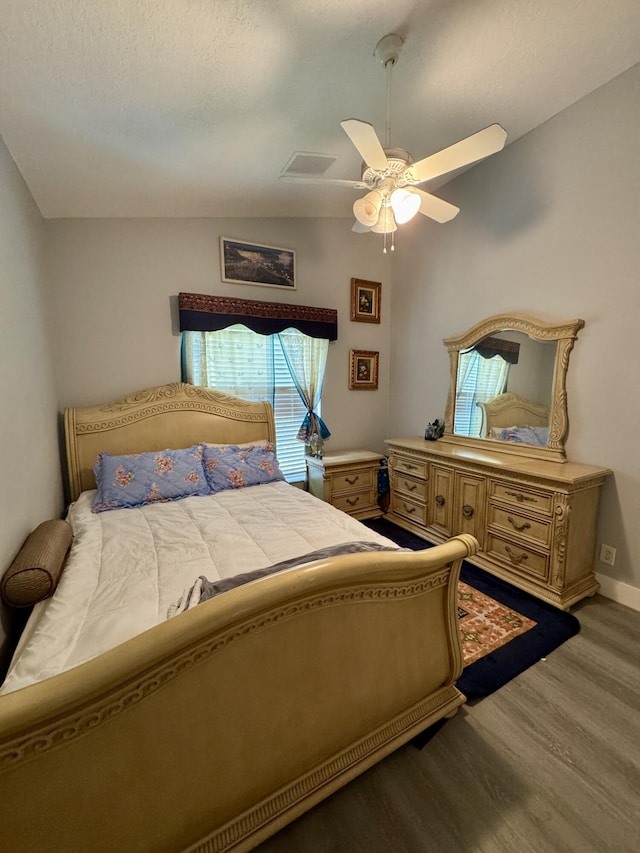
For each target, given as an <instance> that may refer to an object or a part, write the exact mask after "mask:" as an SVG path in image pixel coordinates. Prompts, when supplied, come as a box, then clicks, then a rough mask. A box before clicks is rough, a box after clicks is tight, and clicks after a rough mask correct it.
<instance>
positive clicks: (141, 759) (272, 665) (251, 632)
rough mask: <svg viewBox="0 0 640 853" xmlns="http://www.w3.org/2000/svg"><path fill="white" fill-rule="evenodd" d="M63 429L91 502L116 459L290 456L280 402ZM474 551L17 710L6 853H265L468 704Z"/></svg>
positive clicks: (291, 584)
mask: <svg viewBox="0 0 640 853" xmlns="http://www.w3.org/2000/svg"><path fill="white" fill-rule="evenodd" d="M65 423H66V431H67V459H68V469H69V483H70V490H71V496H72V497H73V498H75V497H77V495H78V494H79V492H80V491H81V490H82V489H87V488H93V487H94V481H93V474H92V471H91V469H92V465H93V462H94V459H95V455H96V453H97V452H98V451H99V450H107V451H109V452H111V453H123V452H141V451H145V450H147V451H148V450H161V449H164V448H166V447H184V446H189V445H190V444H192V443H195V442H198V441H203V440H205V441H215V442H223V443H224V442H232V441H233V442H242V441H252V440H257V439H259V438H268V439H271V440H273V439H274V424H273V417H272V412H271V409H270V407H269V405H268V404H263V403H260V404H257V403H255V404H254V403H247V402H244V401H240V400H236V399H235V398H232V397H229V396H227V395H222V394H218V393H215V392H212V391H209V390H205V389H202V388H196V387H193V386H188V385H184V384H172V385H167V386H161V387H159V388H152V389H148V390H146V391H143V392H140V393H138V394H134V395H132V396H129V397H126V398H124V399H121V400H118V401H115V402H112V403H110V404H107V405H104V406H97V407H92V408H84V409H69V410H68V411H67V412H66V418H65ZM476 547H477V542H476V540H475V539H474V538H473V537H471V536H468V535H463V536H458V537H455V538H454V539H451V540H450V541H448V542H446V543H445V544H443V545H439V546H436V547H433V548H430V549H427V550H425V551H419V552H377V553H376V552H373V553H367V554H351V555H346V556H342V557H336V558H333V559H331V560H324V561H320V562H317V563H313V564H310V565H308V566H305V567H303V568H300V569H294V570H291V571H288V572H285V573H283V574H275V575H271V576H269V577H267V578H264V579H262V580H260V581H256V582H254V583H252V584H247V585H246V586H244V587H241V588H238V589H234V590H231V591H229V592H227V593H225V594H224V595H221V596H218V597H217V598H214V599H212V600H210V601H207V602H205V603H204V604H202V605H200V606H199V607H196V608H194V609H193V610H190V611H188V612H187V613H185V614H183V615H182V616H180V617H178V618H176V619H171V620H169V621H167V622H165V623H163V624H161V625H158V626H157V627H155V628H152V629H151V630H149V631H146V632H144V633H143V634H141V635H139V636H137V637H135V638H133V639H131V640H129V641H128V642H126V643H123V644H122V645H120V646H118V647H116V648H114V649H112V650H111V651H109V652H107V653H106V654H104V655H101V656H100V657H98V658H95V659H93V660H91V661H89V662H87V663H85V664H83V665H81V666H78V667H76V668H74V669H71V670H69V671H67V672H64V673H62V674H61V675H58V676H55V677H53V678H50V679H48V680H46V681H43V682H40V683H38V684H35V685H33V686H31V687H27V688H24V689H22V690H18V691H16V692H14V693H9V694H6V695H3V696H0V813H1V826H2V830H1V831H2V842H3V849H6V850H11V851H12V853H38V851H50V850H64V851H65V853H71V851H77V853H87V851H91V853H101V851H105V853H106V851H109V853H113V851H118V853H128V851H141V853H142V851H144V853H148V851H150V850H153V851H154V853H175V851H181V850H182V851H187V850H188V851H196V850H197V851H202V852H203V853H204V851H207V853H214V851H216V852H217V853H221V851H232V850H233V851H246V850H250V849H252V848H253V847H255V846H256V845H257V844H259V843H260V842H261V841H263V840H264V839H266V838H267V837H268V836H270V835H272V834H273V833H274V832H276V831H277V830H278V829H280V828H281V827H282V826H284V825H285V824H286V823H288V822H290V821H291V820H293V819H294V818H295V817H297V816H298V815H300V814H302V813H303V812H304V811H306V810H307V809H309V808H310V807H311V806H313V805H314V804H316V803H317V802H319V801H320V800H321V799H323V798H324V797H326V796H327V795H328V794H330V793H331V792H333V791H335V790H336V789H338V788H339V787H341V786H342V785H344V784H346V783H347V782H349V781H350V780H351V779H353V778H354V777H355V776H356V775H358V774H359V773H361V772H363V771H364V770H366V769H367V768H368V767H370V766H371V765H373V764H374V763H375V762H377V761H379V760H380V759H381V758H383V757H384V756H386V755H387V754H389V753H390V752H391V751H392V750H394V749H396V748H397V747H398V746H400V745H401V744H403V743H405V742H406V741H408V740H409V739H410V738H412V737H413V736H414V735H416V734H417V733H419V732H420V731H422V730H423V729H424V728H426V727H427V726H429V725H431V724H432V723H434V722H435V721H436V720H438V719H440V718H442V717H444V716H451V715H453V714H454V713H455V711H456V710H457V708H458V707H459V705H461V704H462V703H463V702H464V697H463V696H462V695H461V694H460V692H459V691H458V690H457V689H456V688H455V686H454V682H455V681H456V679H457V678H458V677H459V675H460V673H461V671H462V653H461V648H460V641H459V636H458V625H457V612H456V582H457V579H458V573H459V567H460V562H461V560H462V559H463V558H464V557H467V556H469V555H471V554H473V553H474V552H475V550H476ZM434 782H437V780H434Z"/></svg>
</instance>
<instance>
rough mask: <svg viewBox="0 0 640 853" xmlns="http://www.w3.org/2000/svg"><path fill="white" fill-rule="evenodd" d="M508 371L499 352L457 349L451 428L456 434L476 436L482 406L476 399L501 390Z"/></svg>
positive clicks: (492, 395) (480, 419) (486, 397)
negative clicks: (486, 355)
mask: <svg viewBox="0 0 640 853" xmlns="http://www.w3.org/2000/svg"><path fill="white" fill-rule="evenodd" d="M508 375H509V364H508V363H507V362H506V361H505V360H504V359H503V358H502V357H501V356H499V355H495V356H494V357H493V358H483V357H482V356H481V355H479V354H478V352H477V351H476V350H475V349H471V350H468V351H467V352H461V353H460V356H459V361H458V383H457V385H458V388H457V391H456V408H455V422H454V428H453V429H454V432H455V433H456V434H457V435H466V436H469V437H476V438H478V437H479V436H480V430H481V427H482V410H481V409H480V407H479V406H478V405H477V403H486V402H487V401H488V400H493V398H494V397H495V396H496V395H497V394H502V393H503V391H504V390H505V388H506V387H507V377H508Z"/></svg>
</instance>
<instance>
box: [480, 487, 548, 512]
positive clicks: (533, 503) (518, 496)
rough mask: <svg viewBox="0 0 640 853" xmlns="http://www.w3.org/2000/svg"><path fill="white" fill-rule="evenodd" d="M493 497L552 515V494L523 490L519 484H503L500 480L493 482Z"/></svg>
mask: <svg viewBox="0 0 640 853" xmlns="http://www.w3.org/2000/svg"><path fill="white" fill-rule="evenodd" d="M490 482H491V486H490V489H491V497H492V498H497V499H498V500H501V501H504V502H505V503H510V504H513V505H514V506H521V507H527V509H534V510H536V512H544V513H546V514H547V515H551V504H552V497H553V496H552V494H551V493H550V492H536V491H534V490H533V489H527V488H523V487H522V486H519V485H517V484H515V485H512V484H511V483H501V482H500V481H499V480H491V481H490Z"/></svg>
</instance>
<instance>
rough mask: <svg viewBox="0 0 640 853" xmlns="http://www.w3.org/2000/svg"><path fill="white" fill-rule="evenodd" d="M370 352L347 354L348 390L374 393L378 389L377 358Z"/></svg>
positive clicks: (360, 351) (354, 351)
mask: <svg viewBox="0 0 640 853" xmlns="http://www.w3.org/2000/svg"><path fill="white" fill-rule="evenodd" d="M379 355H380V353H377V352H371V351H370V350H363V349H352V350H350V352H349V388H350V389H351V390H352V391H358V390H362V391H375V390H376V389H377V388H378V356H379Z"/></svg>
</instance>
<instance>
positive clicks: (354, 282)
mask: <svg viewBox="0 0 640 853" xmlns="http://www.w3.org/2000/svg"><path fill="white" fill-rule="evenodd" d="M381 289H382V284H381V283H380V282H379V281H365V280H364V279H362V278H352V279H351V319H352V320H355V321H357V322H358V323H379V322H380V291H381Z"/></svg>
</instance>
